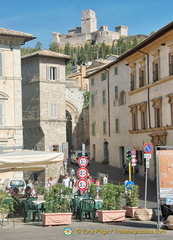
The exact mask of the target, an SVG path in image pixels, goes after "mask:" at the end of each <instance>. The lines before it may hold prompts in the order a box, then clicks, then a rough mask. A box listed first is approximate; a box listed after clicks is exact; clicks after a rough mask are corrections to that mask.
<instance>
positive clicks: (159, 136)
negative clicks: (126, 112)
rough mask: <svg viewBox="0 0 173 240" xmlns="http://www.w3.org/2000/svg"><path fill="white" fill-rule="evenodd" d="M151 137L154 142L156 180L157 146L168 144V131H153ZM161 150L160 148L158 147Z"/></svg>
mask: <svg viewBox="0 0 173 240" xmlns="http://www.w3.org/2000/svg"><path fill="white" fill-rule="evenodd" d="M149 136H150V137H151V142H152V144H153V161H154V162H153V163H154V164H153V173H154V180H156V159H157V158H156V152H155V147H156V146H166V136H167V132H157V133H152V134H150V135H149ZM157 150H159V148H157Z"/></svg>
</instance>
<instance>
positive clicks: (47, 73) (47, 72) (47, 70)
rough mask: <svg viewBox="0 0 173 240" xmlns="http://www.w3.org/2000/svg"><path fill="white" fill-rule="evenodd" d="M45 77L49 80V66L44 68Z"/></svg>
mask: <svg viewBox="0 0 173 240" xmlns="http://www.w3.org/2000/svg"><path fill="white" fill-rule="evenodd" d="M46 75H47V76H46V78H47V80H50V67H47V69H46Z"/></svg>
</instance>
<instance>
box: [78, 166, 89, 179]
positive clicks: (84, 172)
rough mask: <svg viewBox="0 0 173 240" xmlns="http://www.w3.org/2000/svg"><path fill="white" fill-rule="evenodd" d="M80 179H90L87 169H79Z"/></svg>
mask: <svg viewBox="0 0 173 240" xmlns="http://www.w3.org/2000/svg"><path fill="white" fill-rule="evenodd" d="M77 176H78V178H87V177H88V169H86V168H79V169H78V170H77Z"/></svg>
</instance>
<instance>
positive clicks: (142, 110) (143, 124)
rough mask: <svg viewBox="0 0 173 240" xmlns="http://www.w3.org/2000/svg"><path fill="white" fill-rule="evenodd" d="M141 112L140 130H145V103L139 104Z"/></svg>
mask: <svg viewBox="0 0 173 240" xmlns="http://www.w3.org/2000/svg"><path fill="white" fill-rule="evenodd" d="M139 105H140V107H139V110H140V112H141V129H147V102H144V103H141V104H139Z"/></svg>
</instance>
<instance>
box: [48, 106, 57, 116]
mask: <svg viewBox="0 0 173 240" xmlns="http://www.w3.org/2000/svg"><path fill="white" fill-rule="evenodd" d="M50 117H51V118H57V106H56V104H54V103H51V104H50Z"/></svg>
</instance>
